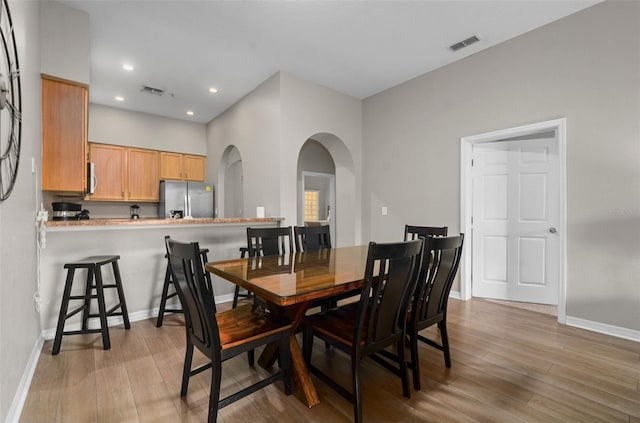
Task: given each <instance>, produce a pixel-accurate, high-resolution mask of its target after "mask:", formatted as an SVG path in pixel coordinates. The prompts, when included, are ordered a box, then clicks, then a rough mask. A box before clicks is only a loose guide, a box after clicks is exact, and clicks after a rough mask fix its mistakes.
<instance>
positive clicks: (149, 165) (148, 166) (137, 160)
mask: <svg viewBox="0 0 640 423" xmlns="http://www.w3.org/2000/svg"><path fill="white" fill-rule="evenodd" d="M127 162H128V163H127V185H128V190H127V194H128V195H127V200H129V201H160V177H159V173H158V152H157V151H154V150H143V149H140V148H127Z"/></svg>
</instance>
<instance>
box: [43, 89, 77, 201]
mask: <svg viewBox="0 0 640 423" xmlns="http://www.w3.org/2000/svg"><path fill="white" fill-rule="evenodd" d="M87 110H88V92H87V87H86V85H83V84H78V83H73V82H70V81H64V80H59V79H55V78H52V77H47V76H43V77H42V189H43V190H45V191H55V192H60V193H76V194H81V193H84V191H85V189H86V186H87V167H86V164H87Z"/></svg>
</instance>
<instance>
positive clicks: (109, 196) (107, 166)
mask: <svg viewBox="0 0 640 423" xmlns="http://www.w3.org/2000/svg"><path fill="white" fill-rule="evenodd" d="M126 154H127V148H126V147H121V146H118V145H108V144H94V143H90V144H89V157H90V161H91V162H93V166H94V174H95V177H96V188H95V191H94V193H93V195H91V196H88V197H87V199H88V200H104V201H124V200H126V199H127V197H126V195H127V194H128V192H127V186H126Z"/></svg>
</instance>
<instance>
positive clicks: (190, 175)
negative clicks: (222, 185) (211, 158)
mask: <svg viewBox="0 0 640 423" xmlns="http://www.w3.org/2000/svg"><path fill="white" fill-rule="evenodd" d="M205 169H206V158H205V157H202V156H192V155H188V154H185V155H184V173H185V175H186V176H185V179H186V180H187V181H197V182H204V174H205Z"/></svg>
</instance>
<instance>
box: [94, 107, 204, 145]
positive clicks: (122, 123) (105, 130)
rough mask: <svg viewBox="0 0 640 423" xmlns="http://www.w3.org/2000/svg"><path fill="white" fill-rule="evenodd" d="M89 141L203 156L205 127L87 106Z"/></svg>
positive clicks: (127, 111) (126, 111) (108, 108)
mask: <svg viewBox="0 0 640 423" xmlns="http://www.w3.org/2000/svg"><path fill="white" fill-rule="evenodd" d="M89 142H101V143H106V144H115V145H124V146H128V147H138V148H149V149H152V150H162V151H175V152H177V153H186V154H198V155H202V156H206V154H207V127H206V125H204V124H201V123H193V122H187V121H184V120H178V119H171V118H166V117H162V116H156V115H150V114H148V113H141V112H134V111H129V110H123V109H117V108H115V107H108V106H103V105H100V104H94V103H91V104H90V105H89Z"/></svg>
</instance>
